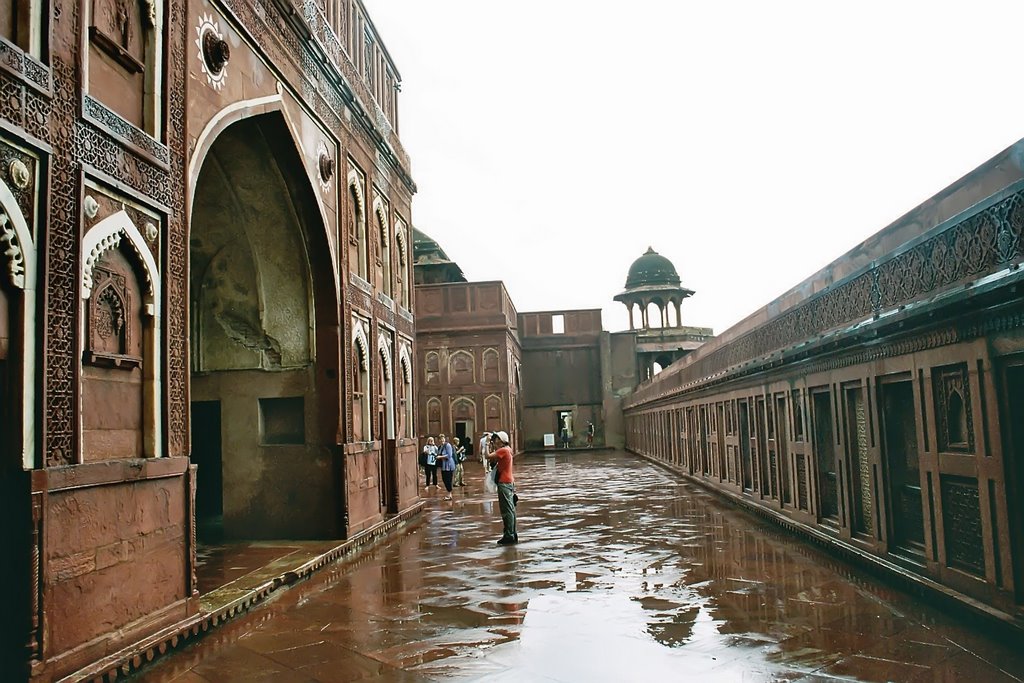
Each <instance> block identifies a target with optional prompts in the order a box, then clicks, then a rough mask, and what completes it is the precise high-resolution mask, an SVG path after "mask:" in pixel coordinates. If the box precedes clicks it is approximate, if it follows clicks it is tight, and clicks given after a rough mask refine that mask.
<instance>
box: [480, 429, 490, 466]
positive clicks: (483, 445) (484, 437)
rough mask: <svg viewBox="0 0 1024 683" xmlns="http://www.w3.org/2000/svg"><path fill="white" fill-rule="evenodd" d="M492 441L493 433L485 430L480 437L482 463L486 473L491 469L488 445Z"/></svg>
mask: <svg viewBox="0 0 1024 683" xmlns="http://www.w3.org/2000/svg"><path fill="white" fill-rule="evenodd" d="M490 441H491V433H490V432H484V433H483V435H482V436H481V437H480V443H479V444H478V445H479V447H480V464H481V465H483V466H484V474H486V473H487V472H490V471H491V463H490V461H489V460H487V446H488V444H489V443H490Z"/></svg>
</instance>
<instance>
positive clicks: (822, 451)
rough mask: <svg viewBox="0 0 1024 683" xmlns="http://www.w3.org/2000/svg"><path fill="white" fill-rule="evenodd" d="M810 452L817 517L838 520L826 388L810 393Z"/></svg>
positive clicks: (829, 401)
mask: <svg viewBox="0 0 1024 683" xmlns="http://www.w3.org/2000/svg"><path fill="white" fill-rule="evenodd" d="M812 400H813V404H814V452H815V453H816V454H817V462H818V473H817V474H818V518H819V519H821V521H823V522H826V523H830V524H832V525H834V526H837V525H838V524H839V475H838V474H837V472H836V444H835V427H834V425H833V424H832V396H831V395H830V394H829V392H828V391H819V392H816V393H814V394H813V399H812Z"/></svg>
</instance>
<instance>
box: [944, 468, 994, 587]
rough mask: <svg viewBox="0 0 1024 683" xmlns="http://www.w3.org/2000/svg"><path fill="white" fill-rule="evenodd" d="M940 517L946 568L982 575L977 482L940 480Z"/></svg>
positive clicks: (983, 552)
mask: <svg viewBox="0 0 1024 683" xmlns="http://www.w3.org/2000/svg"><path fill="white" fill-rule="evenodd" d="M942 516H943V527H944V528H945V538H946V564H947V565H948V566H950V567H955V568H957V569H962V570H964V571H966V572H970V573H972V574H977V575H979V576H980V575H983V574H984V573H985V546H984V544H983V543H982V528H981V500H980V498H979V496H978V481H977V480H976V479H970V478H967V477H952V476H943V477H942Z"/></svg>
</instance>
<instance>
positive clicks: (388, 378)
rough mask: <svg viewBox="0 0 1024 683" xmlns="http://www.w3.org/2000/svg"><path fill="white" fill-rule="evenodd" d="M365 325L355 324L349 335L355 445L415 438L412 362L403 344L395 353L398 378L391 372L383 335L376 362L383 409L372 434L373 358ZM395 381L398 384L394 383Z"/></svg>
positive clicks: (405, 345)
mask: <svg viewBox="0 0 1024 683" xmlns="http://www.w3.org/2000/svg"><path fill="white" fill-rule="evenodd" d="M364 325H365V323H364V322H362V321H360V322H357V323H355V324H354V326H353V334H352V349H353V351H352V370H353V376H352V385H353V390H352V414H353V434H352V437H353V438H352V440H354V441H363V442H367V441H373V440H375V439H380V438H383V439H406V438H412V437H413V436H414V433H413V432H414V430H413V424H414V423H413V404H414V401H413V393H412V378H413V370H412V361H411V360H410V358H409V346H408V344H406V343H405V342H403V343H402V345H401V348H400V350H399V353H398V364H399V365H398V369H399V372H398V377H397V378H396V377H395V372H394V369H393V368H392V360H391V359H392V356H393V354H392V350H391V348H392V342H391V341H390V340H389V339H388V337H387V336H385V334H383V333H381V334H380V335H379V336H378V338H377V353H376V359H377V362H378V364H379V386H380V391H381V393H382V395H381V397H380V400H379V404H381V405H383V407H384V413H383V419H382V420H379V424H378V426H377V431H378V432H379V433H374V428H373V427H374V425H373V416H372V414H371V406H372V394H373V391H372V383H371V377H373V374H372V367H373V363H372V358H373V355H372V354H371V352H370V344H369V341H368V340H367V335H366V332H365V329H364ZM396 380H397V381H396Z"/></svg>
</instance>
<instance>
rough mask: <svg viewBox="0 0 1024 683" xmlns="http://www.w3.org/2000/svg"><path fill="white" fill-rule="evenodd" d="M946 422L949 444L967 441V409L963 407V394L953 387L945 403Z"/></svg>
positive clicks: (959, 443)
mask: <svg viewBox="0 0 1024 683" xmlns="http://www.w3.org/2000/svg"><path fill="white" fill-rule="evenodd" d="M946 424H947V425H948V428H949V443H950V444H952V445H957V446H960V445H963V444H966V443H967V411H966V410H965V409H964V398H963V396H961V395H960V392H959V391H956V390H955V389H954V390H953V391H951V392H950V393H949V401H948V402H947V404H946Z"/></svg>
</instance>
